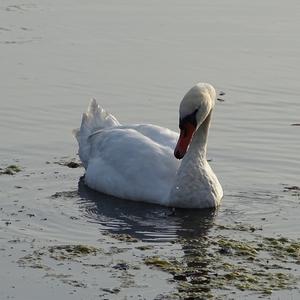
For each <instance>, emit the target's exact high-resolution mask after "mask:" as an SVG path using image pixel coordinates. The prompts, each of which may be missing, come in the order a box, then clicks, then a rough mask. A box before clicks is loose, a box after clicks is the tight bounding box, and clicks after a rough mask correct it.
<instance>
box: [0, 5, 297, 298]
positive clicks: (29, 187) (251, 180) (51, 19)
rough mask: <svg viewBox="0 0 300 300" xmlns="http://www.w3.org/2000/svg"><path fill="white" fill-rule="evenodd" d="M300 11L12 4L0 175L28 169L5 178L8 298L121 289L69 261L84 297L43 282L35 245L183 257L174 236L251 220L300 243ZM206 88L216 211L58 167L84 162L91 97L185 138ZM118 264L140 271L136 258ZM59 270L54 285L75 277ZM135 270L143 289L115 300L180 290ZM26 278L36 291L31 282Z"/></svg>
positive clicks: (6, 13)
mask: <svg viewBox="0 0 300 300" xmlns="http://www.w3.org/2000/svg"><path fill="white" fill-rule="evenodd" d="M299 6H300V4H299V2H297V1H292V0H289V1H285V2H278V3H277V2H276V3H274V1H264V2H259V1H252V2H240V1H235V0H229V1H226V2H222V1H211V2H210V3H206V2H204V1H200V2H199V1H187V2H184V3H183V2H181V1H164V2H163V3H162V2H161V1H156V0H155V1H133V0H132V1H126V3H125V2H124V3H123V2H122V1H118V0H116V1H109V2H107V1H93V0H91V1H88V2H86V1H77V2H76V3H74V1H69V0H63V1H60V2H59V3H54V2H51V1H47V0H45V1H41V2H35V1H33V2H32V1H31V2H29V1H27V0H24V1H21V0H16V1H14V2H11V1H8V0H3V1H2V2H1V4H0V20H1V21H0V52H1V57H2V60H1V69H0V78H1V81H0V89H1V98H0V136H1V146H0V160H1V165H0V167H1V168H4V167H6V166H7V165H9V164H13V163H14V164H15V163H16V164H18V165H20V166H22V168H23V170H22V172H20V173H19V174H17V175H15V176H13V177H11V176H4V175H2V176H0V195H1V211H0V213H1V225H0V226H1V227H0V229H1V231H0V233H1V235H0V237H1V239H0V243H1V245H2V244H3V247H2V246H1V247H2V248H3V249H6V250H3V251H1V252H0V254H1V258H2V259H1V261H2V262H3V263H4V262H5V268H4V269H3V270H5V271H6V272H8V273H7V274H9V275H8V276H6V275H5V274H6V273H4V272H3V271H2V272H1V282H2V284H1V285H0V286H1V291H3V293H4V294H3V295H5V297H15V298H16V299H32V297H38V296H40V294H41V292H42V291H43V297H44V298H45V299H48V298H49V299H50V298H51V299H52V298H53V295H54V294H55V295H56V296H57V297H59V298H61V297H64V299H68V297H69V298H72V297H74V295H77V298H78V299H81V297H87V295H88V296H89V297H90V299H93V297H94V298H97V297H98V298H99V297H100V298H101V297H102V298H103V299H104V298H105V297H107V295H106V296H105V295H104V294H105V292H103V291H101V288H103V287H110V288H111V287H115V286H117V285H118V284H119V283H120V281H122V280H123V279H124V278H123V279H120V278H118V279H116V278H115V277H114V276H117V275H113V276H112V275H111V272H110V271H111V269H110V268H111V266H110V265H108V264H107V267H106V268H104V269H103V270H102V275H103V278H104V277H105V276H106V277H105V278H106V279H105V280H104V279H103V280H104V281H103V282H102V283H99V282H98V281H97V276H98V275H99V274H98V273H99V270H97V271H95V270H94V271H91V270H84V268H83V269H80V268H81V267H82V266H73V265H72V268H73V271H71V275H72V276H74V270H76V271H78V270H81V271H82V272H83V273H84V272H86V273H89V274H92V275H90V276H87V277H84V275H80V276H79V279H78V280H82V281H84V282H86V284H87V285H88V286H89V288H90V289H89V291H88V289H86V288H84V287H78V286H77V287H74V286H72V285H71V284H70V282H67V285H66V284H63V283H58V282H60V281H57V280H58V279H57V276H56V277H55V278H56V279H53V278H54V277H51V276H53V273H51V272H50V271H47V272H48V273H49V272H50V273H51V274H52V275H51V276H50V277H49V276H48V277H46V278H44V277H43V276H45V270H44V269H42V270H40V271H39V270H36V269H30V268H24V269H22V268H21V267H19V266H17V264H16V261H18V259H19V258H20V257H22V255H23V254H24V253H25V252H26V253H29V251H30V247H33V249H40V248H41V247H47V246H49V245H52V244H55V243H59V244H68V243H87V244H92V245H101V246H103V244H106V243H108V245H109V246H107V247H110V246H111V247H114V246H115V244H116V242H113V241H112V240H109V237H107V235H103V234H105V233H107V232H109V233H110V234H112V235H114V234H128V235H130V236H132V237H133V238H136V239H138V241H139V243H140V244H143V243H150V244H151V245H153V246H154V248H155V251H156V254H157V253H159V254H161V255H164V254H165V253H173V252H172V251H174V254H176V255H178V256H180V255H183V254H182V252H180V251H181V250H182V248H184V247H183V245H182V244H180V243H179V242H178V243H176V242H175V241H176V240H177V239H180V238H183V239H188V238H193V237H198V238H200V237H207V236H210V235H213V234H214V230H215V227H214V224H215V223H218V224H236V223H237V222H238V223H243V224H244V223H245V224H252V225H255V226H257V227H262V229H263V234H265V235H269V236H279V235H282V236H286V237H288V238H293V239H297V238H298V237H299V234H298V228H299V220H298V213H299V193H298V194H297V193H293V192H291V191H286V192H284V190H286V189H285V187H287V186H288V187H289V186H299V175H300V171H299V170H300V159H299V158H300V157H299V153H300V139H299V135H300V131H299V127H297V126H290V125H291V124H292V123H299V122H300V116H299V98H300V86H299V80H298V79H299V74H300V58H299V55H298V49H299V47H300V42H299V39H298V38H297V36H298V28H299V25H300V24H299V23H300V21H299V20H300V16H299V12H300V7H299ZM198 81H206V82H210V83H212V84H213V85H214V86H215V87H216V88H217V89H218V90H222V91H225V92H226V96H225V97H224V98H225V102H223V103H217V105H216V108H215V111H214V114H213V120H212V126H211V130H210V136H209V147H208V156H209V158H210V159H211V160H212V162H211V165H212V167H213V169H214V170H215V172H216V174H217V176H218V178H219V180H220V182H221V183H222V186H223V189H224V192H225V196H224V199H223V203H222V206H221V208H220V209H219V210H218V211H216V212H211V211H204V212H195V211H192V212H191V211H188V210H187V211H184V210H183V211H181V210H179V211H178V210H177V211H176V212H175V213H174V211H173V210H172V209H169V208H163V207H159V206H153V205H149V204H142V203H132V202H128V201H124V200H119V199H113V198H111V197H108V196H105V195H101V194H98V193H95V192H93V191H91V190H89V189H88V188H86V187H85V186H84V185H83V184H82V180H81V179H80V177H81V176H82V175H83V174H84V170H83V169H82V168H78V169H68V168H67V167H64V166H60V165H58V164H56V162H59V161H60V160H68V159H69V158H72V157H75V156H76V153H77V145H76V142H75V140H74V138H73V137H72V134H71V131H72V129H73V128H76V127H78V126H79V125H80V119H81V114H82V112H84V111H85V110H86V107H87V105H88V103H89V99H90V98H91V97H95V98H96V99H97V100H98V101H99V102H100V103H101V104H102V105H103V106H104V107H105V108H106V109H107V110H108V111H109V112H112V113H113V114H114V115H115V116H116V117H117V118H118V119H119V121H120V122H121V123H153V124H158V125H161V126H166V127H168V128H170V129H172V130H177V128H178V124H177V122H178V104H179V102H180V100H181V98H182V96H183V95H184V94H185V92H186V91H187V90H188V89H189V88H190V87H191V86H193V85H194V84H195V83H196V82H198ZM16 186H17V187H16ZM19 187H21V188H19ZM57 192H58V193H61V194H56V193H57ZM55 194H56V196H53V195H55ZM51 196H53V197H51ZM32 215H33V216H32ZM16 239H19V240H20V241H22V242H18V243H14V244H13V246H12V249H11V251H12V253H11V254H9V251H8V248H9V246H10V244H9V243H8V241H10V240H16ZM107 239H108V240H109V241H108V240H107ZM33 241H34V242H33ZM109 243H111V244H109ZM122 245H123V244H122V242H120V244H118V245H117V247H121V248H122V247H125V246H122ZM128 247H129V248H130V247H131V246H128ZM124 251H125V250H124ZM155 251H154V252H155ZM176 251H178V252H176ZM23 252H24V253H23ZM26 253H25V254H26ZM124 253H125V252H124ZM25 254H24V255H25ZM10 255H12V257H11V256H10ZM120 255H121V258H120V257H119V258H118V259H121V260H122V259H123V260H124V259H125V260H129V261H135V259H136V255H137V254H136V253H135V250H132V251H131V250H128V251H127V252H126V253H125V254H119V256H120ZM122 255H123V256H122ZM138 257H139V259H140V260H142V258H141V257H140V256H139V255H138ZM103 260H104V261H105V262H104V264H105V263H107V261H108V258H103ZM116 260H117V259H116ZM51 267H52V268H53V269H54V270H55V272H56V273H55V272H54V271H53V272H54V273H55V274H56V275H57V274H60V273H64V272H66V269H62V270H57V269H56V267H54V266H51ZM76 268H77V269H76ZM298 271H299V270H298ZM47 272H46V273H47ZM140 272H142V273H144V274H145V275H144V276H145V279H144V280H143V282H139V280H138V278H139V276H140V275H139V274H136V273H135V274H134V276H135V277H134V278H135V280H136V283H135V284H131V285H130V284H127V286H126V284H125V286H126V288H124V289H125V290H122V291H121V292H120V293H119V294H118V295H117V296H116V295H114V294H112V295H110V297H117V298H116V299H122V297H125V296H126V295H128V296H132V297H133V298H134V299H138V297H140V298H141V299H142V297H145V298H146V299H154V298H155V297H156V296H157V295H159V294H166V293H168V292H169V291H172V290H174V289H175V286H176V282H168V283H167V284H166V283H165V282H166V281H163V280H166V279H168V275H166V274H165V273H163V272H160V271H159V270H154V269H151V270H149V269H147V268H146V267H142V269H141V271H140ZM105 274H106V275H105ZM48 275H49V274H48ZM30 276H31V277H32V278H33V280H32V281H28V280H25V281H24V280H23V279H24V278H29V277H30ZM93 276H94V277H93ZM58 277H59V276H58ZM117 277H118V276H117ZM49 278H51V279H49ZM155 278H158V280H155ZM55 280H56V281H55ZM118 280H119V281H118ZM160 282H164V284H162V283H160ZM123 284H124V282H123ZM56 285H57V286H58V288H56V290H55V292H54V294H52V293H53V287H54V286H56ZM152 285H153V286H156V287H157V290H156V291H155V292H154V291H153V289H152V288H151V286H152ZM145 286H147V288H146V287H145ZM75 290H76V291H75ZM282 293H283V294H282ZM282 293H280V292H279V294H276V293H275V294H273V295H274V296H273V297H274V299H278V297H284V298H286V297H290V298H292V297H294V298H295V297H297V295H299V293H298V294H297V290H296V291H295V290H293V291H292V292H290V291H286V290H285V291H283V292H282ZM100 294H101V295H102V294H103V295H102V296H101V295H100ZM21 295H22V298H21ZM24 295H25V296H24ZM99 295H100V296H99ZM282 295H284V296H282ZM24 297H25V298H24ZM118 297H119V298H118ZM248 297H249V298H251V297H254V299H255V297H256V296H255V295H254V296H253V295H252V296H251V293H250V295H248ZM276 297H277V298H276ZM98 298H97V299H98ZM72 299H74V298H72Z"/></svg>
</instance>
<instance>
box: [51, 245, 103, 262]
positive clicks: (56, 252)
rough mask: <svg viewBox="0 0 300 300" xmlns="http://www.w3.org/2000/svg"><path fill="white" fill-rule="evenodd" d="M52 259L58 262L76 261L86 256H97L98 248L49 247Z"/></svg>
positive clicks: (85, 246) (76, 246)
mask: <svg viewBox="0 0 300 300" xmlns="http://www.w3.org/2000/svg"><path fill="white" fill-rule="evenodd" d="M48 251H49V252H50V253H51V255H50V257H51V258H54V259H56V260H65V259H74V258H76V257H81V256H86V255H96V254H97V253H99V252H100V250H99V249H98V248H95V247H93V246H88V245H58V246H51V247H49V249H48Z"/></svg>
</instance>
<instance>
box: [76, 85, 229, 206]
mask: <svg viewBox="0 0 300 300" xmlns="http://www.w3.org/2000/svg"><path fill="white" fill-rule="evenodd" d="M215 100H216V91H215V89H214V88H213V87H212V86H211V85H210V84H208V83H198V84H196V85H195V86H194V87H193V88H191V89H190V90H189V91H188V92H187V94H186V95H185V96H184V98H183V100H182V101H181V103H180V109H179V116H180V117H179V128H180V136H179V135H178V134H177V133H175V132H173V131H171V130H169V129H167V128H163V127H160V126H156V125H151V124H142V125H139V124H136V125H121V124H120V123H119V122H118V120H117V119H116V118H115V117H114V116H112V115H111V114H108V113H107V112H106V111H105V110H104V109H102V108H101V107H100V106H99V105H98V104H97V102H96V101H95V100H92V101H91V103H90V105H89V108H88V111H87V112H86V113H84V114H83V117H82V122H81V127H80V129H77V130H75V131H74V133H75V136H76V138H77V141H78V144H79V156H80V159H81V161H82V163H83V165H84V167H85V169H86V174H85V183H86V184H87V185H88V186H89V187H90V188H92V189H94V190H97V191H100V192H102V193H106V194H109V195H112V196H115V197H119V198H123V199H129V200H135V201H143V202H151V203H157V204H161V205H165V206H171V207H184V208H207V207H216V206H218V205H219V204H220V201H221V198H222V196H223V191H222V187H221V185H220V183H219V181H218V179H217V177H216V175H215V174H214V172H213V171H212V169H211V168H210V166H209V164H208V162H207V160H206V144H207V135H208V129H209V124H210V120H211V114H212V109H213V107H214V105H215ZM177 140H178V142H177V143H176V141H177ZM174 149H175V150H174ZM173 151H174V153H173ZM174 156H175V157H174ZM180 159H182V161H181V164H180V163H179V160H180Z"/></svg>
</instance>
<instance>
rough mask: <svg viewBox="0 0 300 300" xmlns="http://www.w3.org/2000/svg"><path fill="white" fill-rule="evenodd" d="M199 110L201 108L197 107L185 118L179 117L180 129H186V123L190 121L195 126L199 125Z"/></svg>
mask: <svg viewBox="0 0 300 300" xmlns="http://www.w3.org/2000/svg"><path fill="white" fill-rule="evenodd" d="M198 110H199V108H197V109H196V110H194V112H192V113H191V114H189V115H187V116H185V117H184V118H183V119H179V129H180V130H184V129H185V124H186V123H190V124H192V125H193V126H194V127H197V118H196V114H197V112H198Z"/></svg>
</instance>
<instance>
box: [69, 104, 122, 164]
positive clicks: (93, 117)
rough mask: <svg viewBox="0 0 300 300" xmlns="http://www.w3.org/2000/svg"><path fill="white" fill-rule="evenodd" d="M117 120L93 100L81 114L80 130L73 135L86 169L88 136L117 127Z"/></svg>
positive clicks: (76, 130)
mask: <svg viewBox="0 0 300 300" xmlns="http://www.w3.org/2000/svg"><path fill="white" fill-rule="evenodd" d="M119 125H120V123H119V122H118V120H117V119H116V118H115V117H114V116H113V115H111V114H109V113H107V112H106V111H105V110H104V109H103V108H102V107H100V106H99V105H98V103H97V102H96V100H95V99H92V100H91V102H90V105H89V107H88V109H87V112H86V113H83V115H82V120H81V126H80V129H74V130H73V134H74V136H75V137H76V139H77V141H78V144H79V157H80V159H81V161H82V162H83V165H84V166H85V167H86V166H87V164H88V160H89V154H90V148H91V145H90V142H89V139H88V138H89V136H90V135H91V134H93V133H94V132H95V131H98V130H101V129H104V128H109V127H114V126H119Z"/></svg>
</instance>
